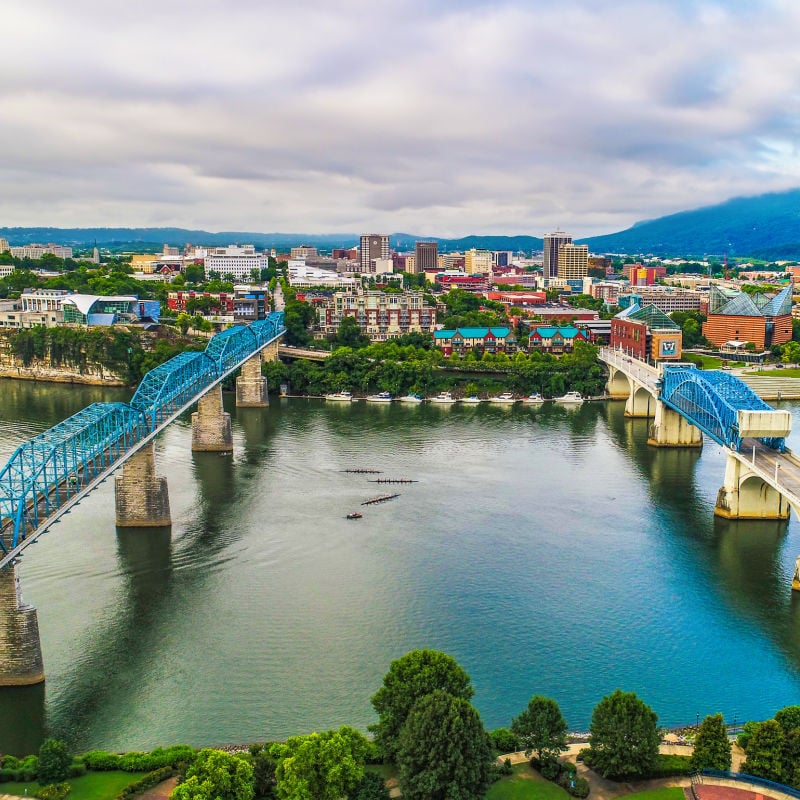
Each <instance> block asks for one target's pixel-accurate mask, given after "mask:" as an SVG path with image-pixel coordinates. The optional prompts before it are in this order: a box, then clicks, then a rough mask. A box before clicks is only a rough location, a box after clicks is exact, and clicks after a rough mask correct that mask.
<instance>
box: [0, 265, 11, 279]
mask: <svg viewBox="0 0 800 800" xmlns="http://www.w3.org/2000/svg"><path fill="white" fill-rule="evenodd" d="M13 271H14V265H13V264H0V278H7V277H8V276H9V275H10V274H11V273H12V272H13Z"/></svg>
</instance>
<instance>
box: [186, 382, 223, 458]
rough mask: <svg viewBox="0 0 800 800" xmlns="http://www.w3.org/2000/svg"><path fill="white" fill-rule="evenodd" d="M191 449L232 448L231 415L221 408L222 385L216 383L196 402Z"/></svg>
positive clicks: (201, 450) (213, 450)
mask: <svg viewBox="0 0 800 800" xmlns="http://www.w3.org/2000/svg"><path fill="white" fill-rule="evenodd" d="M192 450H194V451H195V452H201V453H202V452H212V453H213V452H221V451H226V450H233V433H232V431H231V415H230V414H227V413H226V412H225V411H223V410H222V387H221V386H220V385H219V384H217V385H216V386H215V387H214V388H213V389H211V390H209V391H208V392H207V393H206V394H204V395H203V396H202V397H201V398H200V400H198V402H197V411H195V413H194V414H192Z"/></svg>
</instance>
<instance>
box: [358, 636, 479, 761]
mask: <svg viewBox="0 0 800 800" xmlns="http://www.w3.org/2000/svg"><path fill="white" fill-rule="evenodd" d="M436 690H441V691H444V692H447V693H448V694H451V695H453V697H458V698H461V699H462V700H467V701H469V700H471V699H472V695H473V694H474V693H475V690H474V689H473V688H472V683H471V682H470V677H469V675H467V673H466V672H465V671H464V670H463V669H462V668H461V666H460V665H459V664H458V662H457V661H456V660H455V659H454V658H453V657H452V656H449V655H447V654H446V653H441V652H439V651H438V650H427V649H426V650H412V651H411V652H409V653H406V654H405V655H404V656H403V657H402V658H398V659H397V660H396V661H392V663H391V665H390V666H389V671H388V672H387V673H386V675H385V676H384V678H383V686H381V688H380V689H378V691H377V692H376V693H375V695H374V696H373V697H372V707H373V708H374V709H375V711H376V712H377V713H378V723H377V724H376V725H373V726H372V730H373V731H374V733H375V741H376V742H377V744H378V746H379V747H380V748H381V749H382V751H383V754H384V758H385V759H386V760H387V761H393V760H394V758H395V756H396V755H397V748H398V746H399V739H400V731H401V730H402V728H403V725H404V724H405V721H406V718H407V717H408V715H409V713H410V711H411V709H412V707H413V706H414V704H415V703H416V702H417V701H418V700H419V699H420V698H422V697H424V696H425V695H427V694H430V693H431V692H433V691H436Z"/></svg>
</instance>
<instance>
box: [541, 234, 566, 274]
mask: <svg viewBox="0 0 800 800" xmlns="http://www.w3.org/2000/svg"><path fill="white" fill-rule="evenodd" d="M571 243H572V237H571V236H570V235H569V234H568V233H564V231H555V232H554V233H546V234H545V235H544V262H543V269H542V277H543V278H544V280H545V283H547V282H548V281H550V280H552V279H553V278H557V277H558V248H559V247H561V245H562V244H571Z"/></svg>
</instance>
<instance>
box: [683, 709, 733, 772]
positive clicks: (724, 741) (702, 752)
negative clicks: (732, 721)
mask: <svg viewBox="0 0 800 800" xmlns="http://www.w3.org/2000/svg"><path fill="white" fill-rule="evenodd" d="M730 768H731V743H730V740H729V739H728V729H727V727H726V725H725V720H724V719H723V718H722V714H714V715H713V716H711V715H710V714H709V716H707V717H706V718H705V719H704V720H703V722H702V724H701V725H700V730H698V732H697V736H696V737H695V740H694V752H693V753H692V769H698V770H699V769H721V770H725V771H727V770H729V769H730Z"/></svg>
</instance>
